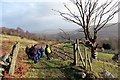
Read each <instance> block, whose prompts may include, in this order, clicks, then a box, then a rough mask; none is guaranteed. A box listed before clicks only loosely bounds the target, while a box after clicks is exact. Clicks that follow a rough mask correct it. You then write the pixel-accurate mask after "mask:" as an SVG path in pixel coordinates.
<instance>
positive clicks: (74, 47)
mask: <svg viewBox="0 0 120 80" xmlns="http://www.w3.org/2000/svg"><path fill="white" fill-rule="evenodd" d="M73 51H74V65H77V64H78V60H77V57H78V56H77V44H76V43H74V44H73Z"/></svg>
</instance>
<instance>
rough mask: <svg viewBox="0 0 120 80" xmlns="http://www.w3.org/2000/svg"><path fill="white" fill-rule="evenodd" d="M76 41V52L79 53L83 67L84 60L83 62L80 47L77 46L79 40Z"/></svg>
mask: <svg viewBox="0 0 120 80" xmlns="http://www.w3.org/2000/svg"><path fill="white" fill-rule="evenodd" d="M76 43H77V49H78V53H79V55H80V59H81V62H82V64H83V67H84V68H85V62H84V60H83V57H82V53H81V51H80V47H79V40H76Z"/></svg>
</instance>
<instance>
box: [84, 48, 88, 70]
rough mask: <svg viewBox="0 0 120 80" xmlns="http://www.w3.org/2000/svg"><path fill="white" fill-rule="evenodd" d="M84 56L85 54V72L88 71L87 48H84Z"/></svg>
mask: <svg viewBox="0 0 120 80" xmlns="http://www.w3.org/2000/svg"><path fill="white" fill-rule="evenodd" d="M84 54H85V70H87V60H88V59H87V58H88V57H87V49H86V47H85V48H84Z"/></svg>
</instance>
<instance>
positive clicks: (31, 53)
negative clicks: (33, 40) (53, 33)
mask: <svg viewBox="0 0 120 80" xmlns="http://www.w3.org/2000/svg"><path fill="white" fill-rule="evenodd" d="M25 52H26V53H27V56H28V59H32V60H34V63H37V62H38V61H39V59H40V58H42V57H44V56H45V55H46V56H47V60H50V53H51V50H50V48H49V46H48V45H46V47H45V48H44V47H43V46H40V47H39V45H37V44H35V45H33V46H31V47H30V48H29V47H28V46H27V47H26V49H25Z"/></svg>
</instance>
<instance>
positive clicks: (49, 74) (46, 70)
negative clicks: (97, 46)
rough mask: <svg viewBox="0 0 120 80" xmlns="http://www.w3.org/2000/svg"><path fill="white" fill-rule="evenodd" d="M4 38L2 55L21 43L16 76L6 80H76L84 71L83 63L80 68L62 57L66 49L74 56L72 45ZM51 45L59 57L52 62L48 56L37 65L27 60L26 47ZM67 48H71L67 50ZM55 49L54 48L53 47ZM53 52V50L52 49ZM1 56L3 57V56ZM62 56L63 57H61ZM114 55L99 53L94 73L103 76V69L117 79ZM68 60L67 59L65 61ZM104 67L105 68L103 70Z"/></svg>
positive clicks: (2, 36)
mask: <svg viewBox="0 0 120 80" xmlns="http://www.w3.org/2000/svg"><path fill="white" fill-rule="evenodd" d="M0 37H1V38H2V43H1V45H2V46H1V47H2V48H1V49H2V50H1V51H2V52H1V53H3V54H4V53H5V52H9V53H10V52H11V48H12V46H13V44H14V43H15V42H16V41H17V42H20V46H19V48H20V50H19V54H18V57H17V63H16V68H15V74H14V75H13V76H11V75H8V74H6V75H5V76H4V77H5V78H42V79H52V80H53V79H55V80H56V79H63V78H64V79H70V80H75V79H78V78H81V77H80V72H81V71H83V68H81V65H82V64H81V62H79V65H80V66H74V65H73V60H72V59H70V60H68V58H66V57H65V56H62V54H61V52H60V51H62V53H64V51H63V50H60V49H62V48H63V46H64V47H65V52H66V53H67V54H68V55H69V56H71V55H72V56H73V54H71V53H72V52H73V49H72V45H71V43H57V44H55V43H56V42H51V41H47V42H45V41H40V42H36V41H34V40H28V39H26V38H24V39H21V38H20V37H17V36H9V35H0ZM41 42H42V43H43V42H44V43H49V44H54V46H57V47H58V48H56V50H54V52H56V51H58V52H56V53H57V54H59V55H56V53H54V52H53V53H52V56H51V60H50V61H48V60H47V59H46V56H45V57H44V58H41V59H40V60H39V62H38V63H37V64H34V61H33V60H30V59H28V58H27V55H26V53H25V47H26V46H31V45H33V44H36V43H38V44H39V45H41V44H40V43H41ZM67 46H68V47H69V48H67ZM51 47H53V46H51ZM52 50H53V48H52ZM3 54H1V55H3ZM60 56H61V57H60ZM112 56H113V54H107V53H102V52H100V53H98V58H99V60H98V61H94V62H93V71H94V72H95V73H97V74H98V76H101V74H100V72H101V71H102V70H103V69H106V70H108V71H109V72H111V73H112V74H113V75H114V76H115V77H117V71H118V70H117V69H116V68H118V67H117V65H116V64H114V63H113V62H112V61H111V57H112ZM65 58H66V59H65ZM103 66H104V68H103Z"/></svg>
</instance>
